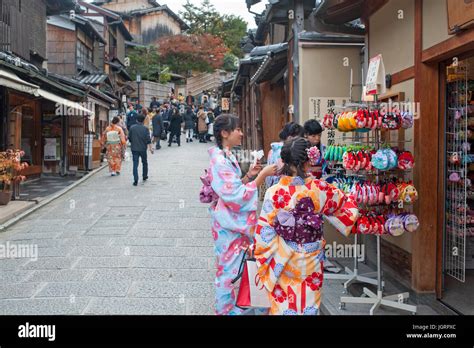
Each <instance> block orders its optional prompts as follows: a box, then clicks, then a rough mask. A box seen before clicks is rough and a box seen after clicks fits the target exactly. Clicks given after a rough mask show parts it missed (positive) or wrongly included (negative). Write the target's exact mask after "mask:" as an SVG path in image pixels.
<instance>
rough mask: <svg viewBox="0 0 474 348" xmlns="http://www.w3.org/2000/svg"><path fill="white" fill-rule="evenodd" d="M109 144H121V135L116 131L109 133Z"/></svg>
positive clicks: (107, 135)
mask: <svg viewBox="0 0 474 348" xmlns="http://www.w3.org/2000/svg"><path fill="white" fill-rule="evenodd" d="M106 137H107V144H109V145H110V144H120V134H119V132H118V131H116V130H112V131H109V132H107V134H106Z"/></svg>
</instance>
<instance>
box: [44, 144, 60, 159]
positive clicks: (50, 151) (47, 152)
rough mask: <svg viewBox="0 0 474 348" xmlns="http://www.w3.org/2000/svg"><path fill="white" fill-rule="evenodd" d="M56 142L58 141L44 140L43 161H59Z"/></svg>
mask: <svg viewBox="0 0 474 348" xmlns="http://www.w3.org/2000/svg"><path fill="white" fill-rule="evenodd" d="M58 140H59V139H57V138H45V144H44V160H45V161H57V160H59V156H58V153H59V151H58V146H59V142H58Z"/></svg>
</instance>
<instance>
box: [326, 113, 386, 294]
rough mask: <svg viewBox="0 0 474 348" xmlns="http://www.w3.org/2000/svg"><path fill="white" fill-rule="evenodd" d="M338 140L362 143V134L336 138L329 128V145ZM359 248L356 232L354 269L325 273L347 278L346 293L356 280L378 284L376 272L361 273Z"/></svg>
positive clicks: (339, 278)
mask: <svg viewBox="0 0 474 348" xmlns="http://www.w3.org/2000/svg"><path fill="white" fill-rule="evenodd" d="M356 105H357V104H350V106H356ZM347 107H349V104H348V106H344V107H339V106H335V108H338V109H340V108H344V109H345V108H347ZM328 111H329V112H334V109H329V110H328ZM336 140H338V141H339V140H342V141H350V142H351V143H352V144H354V143H362V142H361V139H360V135H359V134H358V133H352V134H351V136H350V138H349V139H348V137H346V133H344V134H343V137H342V138H336V137H335V130H332V129H330V130H328V146H330V145H336ZM340 170H342V169H341V168H335V167H334V166H333V167H332V171H335V172H338V171H340ZM357 248H359V235H358V234H354V243H353V262H354V269H353V270H351V269H350V268H349V267H345V268H344V273H342V274H338V273H329V272H325V273H324V278H325V279H331V280H334V279H336V280H345V282H344V293H347V292H348V291H347V289H348V287H349V286H350V285H351V284H352V283H354V282H359V283H366V284H373V285H377V279H375V278H374V277H375V276H376V275H377V273H376V272H370V273H363V274H360V273H359V257H358V255H357V253H356V252H355V251H356V250H357ZM325 269H327V270H331V267H325ZM383 285H384V282H382V286H383Z"/></svg>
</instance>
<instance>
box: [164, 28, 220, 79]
mask: <svg viewBox="0 0 474 348" xmlns="http://www.w3.org/2000/svg"><path fill="white" fill-rule="evenodd" d="M158 51H159V53H160V57H161V58H160V60H161V62H162V63H163V64H164V65H166V66H168V67H169V68H170V69H171V71H174V72H176V73H178V74H181V75H187V74H188V72H189V71H190V70H196V71H201V72H211V71H213V70H215V69H220V68H222V67H223V65H224V57H225V55H226V54H227V53H228V52H229V49H228V48H227V47H226V45H225V44H224V41H223V40H222V39H221V38H220V37H217V36H214V35H211V34H206V33H204V34H201V35H197V34H187V35H175V36H168V37H163V38H161V39H160V40H159V41H158Z"/></svg>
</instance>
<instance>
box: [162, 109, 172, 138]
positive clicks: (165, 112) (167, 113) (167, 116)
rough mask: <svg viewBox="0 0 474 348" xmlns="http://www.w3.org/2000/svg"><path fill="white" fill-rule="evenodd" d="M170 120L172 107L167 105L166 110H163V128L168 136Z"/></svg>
mask: <svg viewBox="0 0 474 348" xmlns="http://www.w3.org/2000/svg"><path fill="white" fill-rule="evenodd" d="M170 119H171V105H170V104H168V103H165V104H164V108H163V128H164V130H165V133H166V134H168V130H169V127H170Z"/></svg>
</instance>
